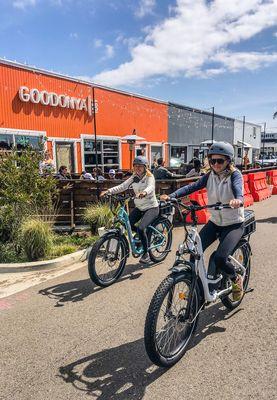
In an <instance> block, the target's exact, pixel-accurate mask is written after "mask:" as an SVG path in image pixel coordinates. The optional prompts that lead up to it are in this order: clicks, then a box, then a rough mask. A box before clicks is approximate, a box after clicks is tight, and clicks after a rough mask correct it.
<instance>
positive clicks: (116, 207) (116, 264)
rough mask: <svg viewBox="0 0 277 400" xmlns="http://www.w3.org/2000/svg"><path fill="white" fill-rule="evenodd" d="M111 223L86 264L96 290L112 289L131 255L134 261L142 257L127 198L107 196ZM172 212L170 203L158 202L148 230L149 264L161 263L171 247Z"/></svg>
mask: <svg viewBox="0 0 277 400" xmlns="http://www.w3.org/2000/svg"><path fill="white" fill-rule="evenodd" d="M107 197H108V201H109V205H110V208H111V211H112V212H113V214H114V219H113V223H112V226H111V228H109V229H106V228H100V229H99V235H100V239H99V240H98V241H97V242H95V244H94V246H93V247H92V250H91V252H90V256H89V260H88V272H89V276H90V278H91V280H92V281H93V282H94V283H95V284H96V285H98V286H102V287H106V286H110V285H112V284H113V283H114V282H115V281H116V280H118V279H119V277H120V276H121V274H122V272H123V270H124V267H125V265H126V261H127V258H128V257H129V255H130V251H131V253H132V255H133V257H139V256H141V255H142V254H143V248H142V245H141V242H140V240H139V238H138V236H137V235H133V233H132V229H131V225H130V221H129V214H128V203H129V201H130V200H133V199H134V196H132V195H130V194H118V195H108V196H107ZM173 213H174V208H173V207H172V205H171V204H170V203H165V202H160V213H159V216H158V217H157V218H156V219H155V220H154V221H153V222H152V224H151V225H149V226H148V228H147V234H148V243H149V248H148V252H149V256H150V259H151V261H152V262H154V263H157V262H161V261H163V260H164V259H165V258H166V257H167V255H168V253H169V252H170V248H171V244H172V219H173Z"/></svg>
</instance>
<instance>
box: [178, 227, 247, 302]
mask: <svg viewBox="0 0 277 400" xmlns="http://www.w3.org/2000/svg"><path fill="white" fill-rule="evenodd" d="M184 244H186V245H187V249H185V248H184ZM184 254H191V255H193V256H194V260H195V264H194V271H193V272H194V273H195V275H196V277H198V278H199V279H200V280H201V283H202V287H203V291H204V298H205V301H206V302H214V301H216V300H217V299H218V298H220V297H221V296H223V295H225V294H228V293H229V292H230V289H229V288H227V289H223V290H220V291H217V290H213V291H212V292H210V289H209V284H213V285H215V284H217V283H219V282H220V281H221V280H222V279H223V275H222V274H220V275H219V277H218V278H217V279H209V278H208V273H207V270H206V267H205V262H204V254H203V248H202V242H201V238H200V236H199V233H198V231H197V227H196V226H194V225H193V226H191V227H190V228H189V229H188V230H187V235H186V238H185V240H184V242H183V243H182V244H181V245H179V249H178V251H177V257H176V261H175V263H174V266H173V268H172V272H173V273H174V272H177V273H178V272H180V268H181V269H182V268H185V267H180V264H185V266H187V265H189V266H190V267H192V265H193V264H192V263H190V262H188V261H186V260H185V259H184ZM229 257H230V259H231V260H232V262H234V263H235V264H236V266H237V267H239V268H241V270H242V271H243V277H244V276H245V274H246V269H245V267H244V266H243V265H242V264H241V263H239V262H238V261H237V260H236V259H235V258H234V257H232V256H229ZM180 261H181V262H180Z"/></svg>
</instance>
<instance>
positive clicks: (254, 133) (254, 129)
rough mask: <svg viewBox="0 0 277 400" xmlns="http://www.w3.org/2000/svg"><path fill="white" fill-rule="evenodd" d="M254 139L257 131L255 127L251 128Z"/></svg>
mask: <svg viewBox="0 0 277 400" xmlns="http://www.w3.org/2000/svg"><path fill="white" fill-rule="evenodd" d="M256 137H257V130H256V127H255V126H253V138H254V139H256Z"/></svg>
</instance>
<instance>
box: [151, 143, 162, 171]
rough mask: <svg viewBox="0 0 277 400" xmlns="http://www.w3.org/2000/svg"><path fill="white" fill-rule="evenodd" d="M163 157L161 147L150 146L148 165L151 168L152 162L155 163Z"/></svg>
mask: <svg viewBox="0 0 277 400" xmlns="http://www.w3.org/2000/svg"><path fill="white" fill-rule="evenodd" d="M162 156H163V147H162V146H152V145H151V160H150V165H151V166H152V165H153V164H154V162H157V161H158V159H159V158H161V157H162Z"/></svg>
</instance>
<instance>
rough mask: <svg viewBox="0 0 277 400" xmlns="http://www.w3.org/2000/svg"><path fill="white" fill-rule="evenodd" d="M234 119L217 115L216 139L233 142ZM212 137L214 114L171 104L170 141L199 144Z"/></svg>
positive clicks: (169, 117) (169, 114)
mask: <svg viewBox="0 0 277 400" xmlns="http://www.w3.org/2000/svg"><path fill="white" fill-rule="evenodd" d="M233 136H234V120H233V119H231V118H224V117H219V116H215V118H214V140H224V141H227V142H230V143H232V142H233ZM211 137H212V115H210V114H207V113H201V112H199V111H193V110H190V109H188V108H184V107H181V106H179V105H175V104H172V103H170V104H169V111H168V141H169V143H172V144H174V143H176V144H177V143H178V144H184V145H188V144H190V145H199V144H200V143H201V142H203V141H204V140H208V139H211Z"/></svg>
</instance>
